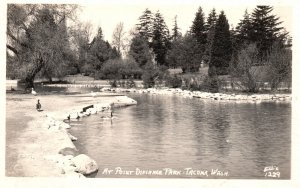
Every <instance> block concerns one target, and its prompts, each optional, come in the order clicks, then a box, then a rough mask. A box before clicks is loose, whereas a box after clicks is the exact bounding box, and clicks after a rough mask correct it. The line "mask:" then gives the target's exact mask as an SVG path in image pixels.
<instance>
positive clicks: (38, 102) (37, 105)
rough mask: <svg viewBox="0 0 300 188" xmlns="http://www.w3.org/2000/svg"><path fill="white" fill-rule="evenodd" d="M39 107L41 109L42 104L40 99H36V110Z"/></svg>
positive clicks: (38, 109)
mask: <svg viewBox="0 0 300 188" xmlns="http://www.w3.org/2000/svg"><path fill="white" fill-rule="evenodd" d="M41 109H42V105H41V103H40V100H39V99H38V101H37V104H36V110H37V111H41Z"/></svg>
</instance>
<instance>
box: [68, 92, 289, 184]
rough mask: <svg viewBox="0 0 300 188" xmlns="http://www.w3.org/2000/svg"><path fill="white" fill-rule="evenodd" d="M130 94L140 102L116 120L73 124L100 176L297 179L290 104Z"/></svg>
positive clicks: (95, 118) (97, 119) (97, 117)
mask: <svg viewBox="0 0 300 188" xmlns="http://www.w3.org/2000/svg"><path fill="white" fill-rule="evenodd" d="M128 96H129V97H131V98H133V99H135V100H137V102H138V104H137V105H136V106H130V107H126V108H120V109H116V110H115V112H114V115H115V116H116V119H113V120H104V119H102V118H101V115H92V116H89V117H85V118H82V119H81V120H80V121H78V122H77V121H76V122H71V124H72V128H71V130H70V131H71V133H72V134H73V135H75V136H76V137H78V139H79V140H78V141H76V142H75V145H76V147H77V148H78V149H79V150H80V152H81V153H85V154H87V155H88V156H91V157H92V158H93V159H95V160H96V162H97V163H98V165H99V171H98V173H97V174H96V177H103V178H114V177H126V178H136V177H148V178H232V179H240V178H243V179H257V178H258V179H260V178H262V179H264V178H266V177H265V176H266V175H267V176H268V177H267V178H274V179H278V178H279V179H289V178H290V158H291V104H290V103H278V102H265V103H257V104H255V103H236V102H224V101H210V100H201V99H195V98H193V99H190V98H183V97H180V96H162V95H150V94H149V95H148V94H143V95H140V94H128ZM217 169H218V171H219V172H218V173H217V174H215V173H212V172H216V170H217ZM151 171H152V172H151ZM150 173H151V174H150ZM273 176H274V177H273Z"/></svg>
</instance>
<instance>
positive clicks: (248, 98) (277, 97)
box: [101, 87, 292, 103]
mask: <svg viewBox="0 0 300 188" xmlns="http://www.w3.org/2000/svg"><path fill="white" fill-rule="evenodd" d="M101 91H103V92H121V93H124V92H125V93H149V94H155V95H179V96H183V97H189V98H200V99H207V100H217V101H235V102H249V103H250V102H251V103H252V102H256V103H259V102H262V101H286V102H290V101H291V100H292V95H291V94H250V95H247V94H234V93H233V94H226V93H209V92H202V91H189V90H182V89H178V88H174V89H173V88H162V89H156V88H149V89H135V88H132V89H125V88H109V87H106V88H102V89H101Z"/></svg>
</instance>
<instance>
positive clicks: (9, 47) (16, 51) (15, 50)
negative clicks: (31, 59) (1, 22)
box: [6, 44, 19, 56]
mask: <svg viewBox="0 0 300 188" xmlns="http://www.w3.org/2000/svg"><path fill="white" fill-rule="evenodd" d="M6 47H7V48H8V49H9V50H11V51H12V52H14V53H15V54H16V55H17V56H18V55H19V52H18V50H17V49H15V48H14V47H12V46H10V45H8V44H6Z"/></svg>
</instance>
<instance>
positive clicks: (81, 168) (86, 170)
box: [71, 154, 98, 175]
mask: <svg viewBox="0 0 300 188" xmlns="http://www.w3.org/2000/svg"><path fill="white" fill-rule="evenodd" d="M71 160H72V161H73V163H74V164H75V166H76V169H75V172H78V173H81V174H83V175H89V174H92V173H94V172H97V171H98V165H97V163H96V161H94V160H93V159H91V158H90V157H89V156H87V155H84V154H80V155H77V156H76V157H74V158H72V159H71Z"/></svg>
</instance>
